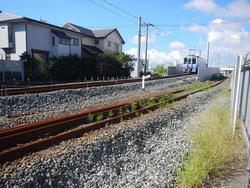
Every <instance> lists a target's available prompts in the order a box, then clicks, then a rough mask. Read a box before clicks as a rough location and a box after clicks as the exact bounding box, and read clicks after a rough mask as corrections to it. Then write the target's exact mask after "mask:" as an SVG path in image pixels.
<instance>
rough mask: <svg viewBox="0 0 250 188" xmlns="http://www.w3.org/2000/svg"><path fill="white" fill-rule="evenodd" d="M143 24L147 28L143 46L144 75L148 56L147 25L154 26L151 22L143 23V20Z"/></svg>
mask: <svg viewBox="0 0 250 188" xmlns="http://www.w3.org/2000/svg"><path fill="white" fill-rule="evenodd" d="M144 25H145V26H146V28H147V33H146V48H145V62H144V75H146V69H147V68H146V67H147V66H146V64H147V58H148V27H149V26H152V27H154V25H153V24H151V23H145V22H144Z"/></svg>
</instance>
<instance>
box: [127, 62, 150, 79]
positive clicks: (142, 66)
mask: <svg viewBox="0 0 250 188" xmlns="http://www.w3.org/2000/svg"><path fill="white" fill-rule="evenodd" d="M133 63H134V70H133V71H132V72H131V77H132V78H137V77H140V76H141V74H142V73H144V72H145V71H146V72H148V71H149V67H148V60H147V63H146V64H145V59H140V64H139V67H138V62H137V59H134V61H133Z"/></svg>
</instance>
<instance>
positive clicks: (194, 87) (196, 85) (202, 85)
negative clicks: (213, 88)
mask: <svg viewBox="0 0 250 188" xmlns="http://www.w3.org/2000/svg"><path fill="white" fill-rule="evenodd" d="M213 83H215V82H213V81H209V80H207V81H205V82H195V83H192V84H189V85H187V86H186V87H185V91H194V90H199V89H204V88H206V87H208V86H210V85H212V84H213Z"/></svg>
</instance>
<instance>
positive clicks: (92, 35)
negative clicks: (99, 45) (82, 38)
mask: <svg viewBox="0 0 250 188" xmlns="http://www.w3.org/2000/svg"><path fill="white" fill-rule="evenodd" d="M67 24H70V25H72V26H73V27H74V28H76V29H77V30H78V32H81V33H82V34H84V35H87V36H90V37H95V35H94V33H93V31H92V30H90V29H87V28H84V27H81V26H79V25H75V24H72V23H66V24H65V25H64V26H63V27H64V28H68V27H67V26H66V25H67ZM68 29H69V28H68Z"/></svg>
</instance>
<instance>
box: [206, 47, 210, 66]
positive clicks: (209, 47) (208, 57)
mask: <svg viewBox="0 0 250 188" xmlns="http://www.w3.org/2000/svg"><path fill="white" fill-rule="evenodd" d="M209 48H210V43H209V42H207V67H208V62H209Z"/></svg>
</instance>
